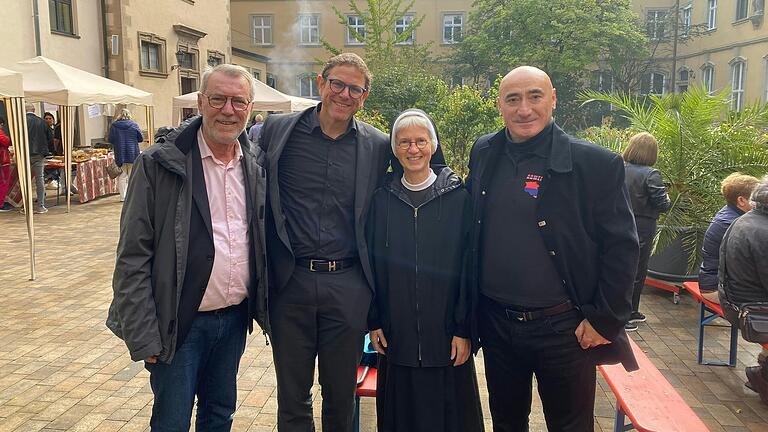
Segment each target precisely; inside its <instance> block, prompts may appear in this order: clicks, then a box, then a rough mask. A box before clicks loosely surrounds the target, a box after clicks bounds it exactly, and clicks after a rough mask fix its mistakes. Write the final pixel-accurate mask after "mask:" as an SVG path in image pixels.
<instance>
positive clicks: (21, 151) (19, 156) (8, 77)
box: [0, 68, 36, 280]
mask: <svg viewBox="0 0 768 432" xmlns="http://www.w3.org/2000/svg"><path fill="white" fill-rule="evenodd" d="M0 99H2V102H3V103H4V104H5V110H6V112H7V113H8V118H7V121H8V130H9V132H10V138H11V142H12V143H13V153H14V155H15V157H16V170H18V173H20V174H21V178H23V179H24V181H23V182H21V184H20V186H19V190H20V194H21V197H22V199H21V201H22V203H23V206H24V209H25V212H24V216H25V219H26V221H27V236H28V237H29V272H30V275H29V279H30V280H35V278H36V274H35V224H34V216H33V212H32V179H31V177H30V176H29V174H28V172H29V170H28V167H29V145H28V144H27V117H26V114H25V111H24V103H25V102H24V87H23V78H22V75H21V74H20V73H18V72H14V71H11V70H8V69H3V68H0ZM16 170H14V171H16ZM2 204H3V203H0V205H2Z"/></svg>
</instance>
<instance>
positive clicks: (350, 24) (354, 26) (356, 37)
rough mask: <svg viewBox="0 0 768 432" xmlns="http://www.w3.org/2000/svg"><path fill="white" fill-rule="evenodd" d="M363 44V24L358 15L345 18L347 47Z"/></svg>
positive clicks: (361, 18)
mask: <svg viewBox="0 0 768 432" xmlns="http://www.w3.org/2000/svg"><path fill="white" fill-rule="evenodd" d="M364 43H365V22H364V21H363V17H361V16H359V15H348V16H347V45H362V44H364Z"/></svg>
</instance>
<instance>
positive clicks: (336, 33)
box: [231, 0, 472, 94]
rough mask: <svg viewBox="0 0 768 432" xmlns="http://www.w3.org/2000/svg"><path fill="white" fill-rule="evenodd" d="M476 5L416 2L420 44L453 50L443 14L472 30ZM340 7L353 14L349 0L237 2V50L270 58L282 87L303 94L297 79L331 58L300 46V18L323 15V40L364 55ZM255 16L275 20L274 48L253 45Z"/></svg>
mask: <svg viewBox="0 0 768 432" xmlns="http://www.w3.org/2000/svg"><path fill="white" fill-rule="evenodd" d="M406 3H407V2H404V4H406ZM358 4H359V5H364V4H365V2H364V1H359V2H358ZM471 4H472V1H471V0H416V1H415V5H414V8H413V12H414V13H415V15H416V16H417V17H420V16H422V15H424V17H425V18H424V21H423V22H422V24H421V26H420V27H419V28H418V29H417V30H416V34H415V42H416V43H417V44H425V43H428V42H432V44H431V50H432V52H433V53H434V54H442V53H444V52H445V51H446V48H447V47H446V45H443V44H442V20H443V14H444V13H446V12H463V13H464V16H465V25H466V17H467V14H468V12H469V10H470V7H471ZM334 6H335V7H336V8H337V9H338V10H339V11H340V12H342V13H343V14H352V10H351V9H350V8H349V7H348V1H347V0H303V1H296V0H287V1H281V0H232V2H231V8H232V46H233V47H237V48H241V49H244V50H247V51H251V52H254V53H257V54H261V55H265V56H267V57H269V58H270V62H269V63H268V65H267V69H268V72H269V73H270V74H273V75H275V76H276V77H277V88H278V89H279V90H281V91H283V92H286V93H289V94H298V89H297V76H298V75H300V74H303V73H310V72H311V73H317V72H320V70H321V69H322V66H321V65H320V64H318V63H317V61H316V60H317V59H320V60H324V59H327V58H328V57H329V56H330V54H329V52H328V51H327V50H326V49H325V48H323V47H322V46H321V45H314V46H307V45H300V44H299V36H298V31H299V30H298V24H297V23H298V21H297V15H298V14H317V15H319V17H320V18H319V28H320V37H321V38H322V39H325V40H327V41H328V42H329V43H330V44H331V45H333V46H335V47H337V48H341V49H343V50H345V51H352V52H357V53H358V54H361V55H362V54H363V47H362V46H359V45H346V44H345V42H346V29H345V27H344V26H343V25H342V24H341V23H339V22H338V17H337V16H336V14H335V13H334V11H333V9H332V7H334ZM252 15H271V16H272V42H273V43H272V44H271V45H268V46H262V45H254V44H253V42H252V39H251V16H252ZM263 79H264V80H266V78H263Z"/></svg>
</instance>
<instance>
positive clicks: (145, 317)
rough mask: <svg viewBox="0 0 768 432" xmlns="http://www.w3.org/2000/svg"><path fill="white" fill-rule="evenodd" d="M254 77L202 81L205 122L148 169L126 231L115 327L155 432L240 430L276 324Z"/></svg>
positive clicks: (144, 158) (209, 75)
mask: <svg viewBox="0 0 768 432" xmlns="http://www.w3.org/2000/svg"><path fill="white" fill-rule="evenodd" d="M253 93H254V82H253V77H252V76H251V74H250V73H248V71H247V70H245V69H244V68H242V67H240V66H233V65H226V64H225V65H219V66H216V67H215V68H213V69H212V70H209V71H206V72H205V73H203V76H202V85H201V87H200V95H199V96H198V99H197V106H198V109H199V111H200V113H201V114H202V116H201V117H200V118H197V119H195V120H193V121H191V122H189V123H186V124H184V125H182V127H181V128H179V129H176V130H172V131H171V132H170V133H167V134H166V135H164V136H162V137H160V139H158V143H157V144H156V145H155V146H153V147H152V148H150V149H148V150H147V151H145V152H144V153H142V154H141V155H140V156H139V158H138V159H136V162H135V165H134V167H133V173H132V175H131V181H130V184H129V186H128V194H127V196H126V201H125V204H124V205H123V213H122V217H121V221H120V240H119V243H118V246H117V261H116V263H115V274H114V278H113V290H114V299H113V301H112V305H111V306H110V309H109V317H108V319H107V326H108V327H109V328H110V329H111V330H112V331H113V332H114V333H115V334H116V335H117V336H118V337H120V338H121V339H123V340H124V341H125V344H126V345H127V346H128V351H129V352H130V355H131V359H133V360H135V361H142V360H143V361H144V365H145V367H146V369H147V370H148V371H149V373H150V378H149V379H150V384H151V387H152V392H153V393H154V396H155V400H154V405H153V407H152V418H151V420H150V426H151V428H152V430H153V431H180V430H188V429H189V427H190V416H191V414H192V407H193V404H194V402H195V397H197V418H196V422H195V430H197V431H224V430H230V428H231V427H232V416H233V415H234V412H235V406H236V401H237V386H236V377H237V370H238V366H239V364H240V357H241V356H242V354H243V351H244V350H245V337H246V331H247V330H252V329H253V326H252V319H253V318H255V319H256V321H257V322H258V323H259V325H261V326H262V327H264V326H265V323H264V320H265V318H266V286H267V280H266V271H265V269H266V262H265V258H264V255H265V250H266V249H265V236H264V230H263V228H264V224H263V217H264V216H263V214H264V213H263V210H264V206H265V200H266V176H265V173H264V170H263V168H262V166H261V164H260V162H259V160H258V159H259V157H258V155H259V154H260V152H259V149H258V148H257V147H255V146H254V145H252V144H251V143H250V141H249V140H248V137H247V136H246V134H245V122H246V120H247V119H248V116H249V114H250V108H251V105H252V104H251V98H252V95H253Z"/></svg>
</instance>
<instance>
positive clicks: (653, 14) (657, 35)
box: [645, 10, 667, 40]
mask: <svg viewBox="0 0 768 432" xmlns="http://www.w3.org/2000/svg"><path fill="white" fill-rule="evenodd" d="M666 20H667V11H666V10H650V11H648V12H646V15H645V31H646V34H647V35H648V39H650V40H660V39H663V38H664V26H665V24H666Z"/></svg>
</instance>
